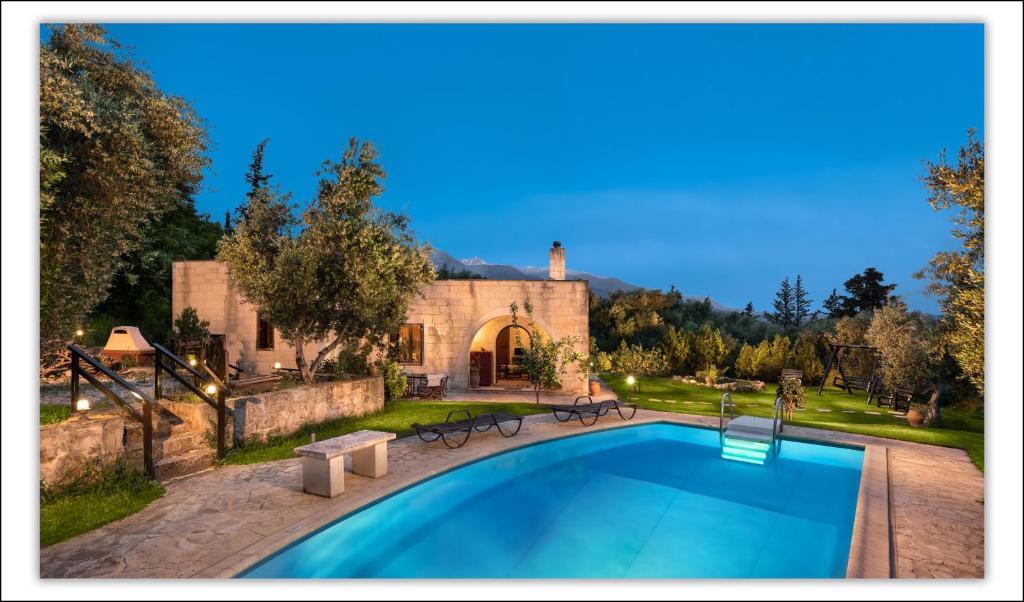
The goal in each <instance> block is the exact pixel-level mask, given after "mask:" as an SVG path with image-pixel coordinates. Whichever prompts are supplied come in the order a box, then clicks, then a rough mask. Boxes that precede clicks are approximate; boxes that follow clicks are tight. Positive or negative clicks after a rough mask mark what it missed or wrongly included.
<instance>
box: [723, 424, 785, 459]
mask: <svg viewBox="0 0 1024 602" xmlns="http://www.w3.org/2000/svg"><path fill="white" fill-rule="evenodd" d="M772 427H773V423H772V421H771V420H770V419H767V418H759V417H755V416H740V417H739V418H735V419H733V420H731V421H729V426H728V427H727V428H726V429H725V438H724V440H723V442H722V458H724V459H726V460H736V461H738V462H749V463H751V464H764V461H765V459H767V457H768V450H769V449H770V448H771V440H772Z"/></svg>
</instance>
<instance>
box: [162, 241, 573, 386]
mask: <svg viewBox="0 0 1024 602" xmlns="http://www.w3.org/2000/svg"><path fill="white" fill-rule="evenodd" d="M549 261H550V263H549V272H548V279H546V280H479V279H476V280H438V281H435V282H433V283H432V284H430V285H428V286H426V287H424V289H423V291H422V292H421V294H420V295H419V296H418V297H417V298H416V299H414V300H413V302H412V304H411V305H410V308H409V315H408V317H407V319H406V323H405V324H403V325H402V327H401V329H400V331H399V333H397V336H398V349H399V353H398V356H399V357H398V359H399V362H400V363H401V364H402V365H403V368H404V369H405V370H406V372H409V373H420V374H434V373H445V374H448V375H449V387H450V388H453V389H467V388H469V385H470V382H469V381H470V354H471V353H472V354H473V356H474V357H475V358H476V359H477V363H478V364H479V365H480V366H481V374H480V385H481V386H497V387H504V388H518V387H526V386H528V385H529V383H528V382H526V381H525V380H524V377H523V375H522V374H521V372H519V371H518V370H517V365H516V357H517V353H518V352H517V347H518V345H517V337H516V332H515V329H514V328H513V327H512V326H511V323H512V316H511V314H510V313H509V305H510V304H511V303H512V302H516V303H518V304H519V305H520V306H522V302H523V300H524V299H527V298H529V299H530V301H531V302H532V303H533V306H534V322H535V323H536V326H537V330H539V331H540V335H541V336H543V337H545V338H554V339H560V338H562V337H566V336H575V337H578V339H579V343H578V348H577V351H579V352H580V353H586V352H587V345H588V340H589V332H590V326H589V321H588V311H589V303H590V295H589V288H588V283H587V281H585V280H566V279H565V249H564V248H563V247H562V246H561V244H559V243H558V242H557V241H556V242H555V243H554V245H553V246H552V247H551V249H550V254H549ZM172 287H173V295H172V309H173V312H174V315H178V314H179V313H180V312H181V310H182V309H184V308H186V307H188V306H192V307H194V308H196V310H197V311H198V313H199V316H200V318H202V319H204V320H209V322H210V332H212V333H218V334H221V333H222V334H224V335H226V336H225V345H226V347H227V353H228V361H229V362H230V363H232V364H234V365H236V366H239V367H241V368H242V369H243V370H246V371H250V372H257V373H269V372H271V371H272V370H273V369H274V366H275V363H279V364H280V366H281V367H282V368H289V367H291V368H294V367H295V351H294V348H293V347H292V346H291V345H289V344H287V343H285V342H284V341H282V340H281V338H280V336H279V333H277V331H276V330H275V329H274V328H273V325H272V324H269V323H268V322H267V321H265V320H262V319H260V316H259V314H258V312H257V311H256V308H255V307H253V306H251V305H249V304H248V303H245V302H244V301H242V299H241V298H240V297H239V296H238V294H237V293H235V292H234V291H233V290H232V287H231V284H230V282H229V279H228V271H227V267H226V266H225V265H224V264H222V263H220V262H218V261H213V260H210V261H176V262H174V265H173V268H172ZM524 321H525V316H523V315H521V316H520V322H524ZM536 334H537V333H530V332H527V331H526V329H525V328H523V329H521V330H520V332H519V337H518V339H519V340H520V341H525V340H526V337H529V336H535V335H536ZM317 349H318V347H317V345H316V344H310V345H309V346H308V347H307V357H311V356H312V355H313V354H314V353H315V352H316V351H317ZM586 384H587V383H586V375H585V374H580V373H578V372H577V371H576V370H575V369H573V370H571V371H570V372H569V373H568V374H566V375H565V376H564V377H563V378H562V389H563V391H564V392H579V393H583V392H585V389H586Z"/></svg>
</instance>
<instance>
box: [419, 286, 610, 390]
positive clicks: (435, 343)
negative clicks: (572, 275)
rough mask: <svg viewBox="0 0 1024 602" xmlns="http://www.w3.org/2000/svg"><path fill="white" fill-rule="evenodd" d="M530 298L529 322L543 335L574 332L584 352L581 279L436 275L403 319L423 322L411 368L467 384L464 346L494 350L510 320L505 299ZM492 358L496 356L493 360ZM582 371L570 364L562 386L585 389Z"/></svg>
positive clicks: (586, 298) (586, 332)
mask: <svg viewBox="0 0 1024 602" xmlns="http://www.w3.org/2000/svg"><path fill="white" fill-rule="evenodd" d="M524 299H529V300H530V302H531V303H532V304H533V310H534V316H533V317H534V322H535V323H536V326H537V329H538V330H540V331H542V336H544V337H550V338H553V339H560V338H562V337H566V336H575V337H577V339H578V342H577V345H576V350H577V351H578V352H580V353H584V354H585V353H587V345H588V341H589V337H590V322H589V310H590V293H589V288H588V285H587V282H586V281H585V280H438V281H436V282H434V283H433V284H431V285H429V286H427V287H425V288H424V290H423V292H422V293H421V295H420V296H419V298H418V299H416V301H414V302H413V303H412V305H411V306H410V308H409V315H408V318H407V319H406V322H408V323H410V324H423V364H422V365H407V366H405V368H406V369H407V370H408V371H410V372H425V373H439V372H444V373H447V374H448V375H449V386H451V387H455V388H466V387H467V386H468V385H469V352H470V351H481V350H482V351H490V352H492V353H494V351H495V340H496V338H497V335H498V333H499V332H500V331H501V329H502V328H504V327H505V326H508V325H510V324H511V323H512V316H511V314H510V313H509V305H510V304H512V303H513V302H516V303H518V304H519V307H520V316H519V318H520V320H519V321H520V324H523V325H525V324H526V321H527V318H526V316H525V314H524V313H523V312H522V305H523V300H524ZM495 363H496V362H495ZM586 388H587V383H586V374H581V373H580V372H579V371H578V370H576V369H575V368H573V369H571V370H570V371H569V373H567V374H566V375H565V376H564V377H563V378H562V389H563V391H567V392H578V393H580V394H582V393H584V392H585V391H586Z"/></svg>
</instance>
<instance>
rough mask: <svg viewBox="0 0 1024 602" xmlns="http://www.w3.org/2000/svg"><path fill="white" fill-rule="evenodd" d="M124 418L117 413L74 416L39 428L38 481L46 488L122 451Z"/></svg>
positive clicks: (111, 458)
mask: <svg viewBox="0 0 1024 602" xmlns="http://www.w3.org/2000/svg"><path fill="white" fill-rule="evenodd" d="M124 427H125V421H124V418H122V417H121V416H119V415H117V414H116V413H89V414H76V415H72V416H71V417H70V418H68V419H67V420H65V421H64V422H60V423H57V424H44V425H41V426H40V427H39V478H40V479H41V480H42V481H43V483H45V484H47V485H53V484H56V483H60V482H61V481H63V480H65V479H66V478H67V477H68V476H69V475H72V474H75V473H77V472H78V471H80V470H81V469H82V468H84V467H85V466H88V465H90V464H97V463H99V464H105V463H107V462H110V461H112V460H114V459H115V458H117V457H118V456H119V455H121V454H122V453H123V452H124V433H125V430H124Z"/></svg>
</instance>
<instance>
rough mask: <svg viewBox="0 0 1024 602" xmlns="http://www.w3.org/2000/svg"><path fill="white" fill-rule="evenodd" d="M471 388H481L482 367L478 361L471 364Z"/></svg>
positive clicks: (474, 360) (472, 361)
mask: <svg viewBox="0 0 1024 602" xmlns="http://www.w3.org/2000/svg"><path fill="white" fill-rule="evenodd" d="M469 386H470V387H479V386H480V365H479V364H478V363H477V361H476V359H473V360H471V361H470V362H469Z"/></svg>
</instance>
